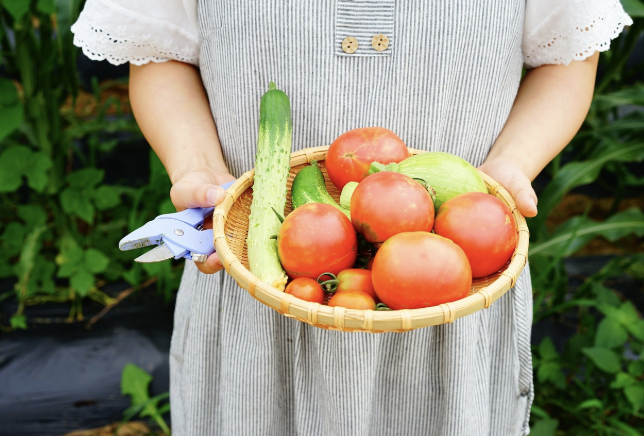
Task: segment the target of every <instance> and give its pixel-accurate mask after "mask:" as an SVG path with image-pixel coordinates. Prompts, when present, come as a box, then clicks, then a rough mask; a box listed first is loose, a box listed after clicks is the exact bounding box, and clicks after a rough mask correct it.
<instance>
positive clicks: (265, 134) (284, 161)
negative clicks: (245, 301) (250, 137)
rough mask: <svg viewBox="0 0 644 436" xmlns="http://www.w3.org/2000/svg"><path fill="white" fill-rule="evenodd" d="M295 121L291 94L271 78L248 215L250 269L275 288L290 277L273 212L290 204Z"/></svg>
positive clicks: (261, 111)
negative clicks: (282, 258)
mask: <svg viewBox="0 0 644 436" xmlns="http://www.w3.org/2000/svg"><path fill="white" fill-rule="evenodd" d="M292 136H293V123H292V120H291V103H290V102H289V99H288V96H287V95H286V94H285V93H284V92H282V91H280V90H279V89H276V87H275V83H273V82H271V83H270V85H269V87H268V91H266V93H265V94H264V95H263V96H262V99H261V101H260V106H259V135H258V137H257V155H256V156H255V177H254V183H253V202H252V204H251V206H250V217H249V219H248V221H249V222H248V238H247V239H246V242H247V244H248V263H249V266H250V272H251V273H253V274H254V275H256V276H257V277H259V279H260V280H262V281H264V282H266V283H268V284H269V285H271V286H273V287H274V288H277V289H280V290H284V288H285V287H286V281H287V280H288V277H287V276H286V273H285V272H284V269H283V268H282V265H281V264H280V261H279V257H278V255H277V241H276V240H275V239H272V238H271V237H272V236H274V235H277V233H278V231H279V228H280V225H281V223H280V221H279V220H278V218H277V216H276V215H275V213H274V212H273V211H274V210H275V211H283V210H284V206H285V205H286V193H287V186H286V182H287V180H288V174H289V170H290V165H289V162H290V159H291V140H292Z"/></svg>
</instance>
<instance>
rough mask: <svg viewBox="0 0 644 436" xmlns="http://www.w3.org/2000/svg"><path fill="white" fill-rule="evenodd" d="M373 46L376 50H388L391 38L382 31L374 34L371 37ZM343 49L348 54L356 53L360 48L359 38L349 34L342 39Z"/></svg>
mask: <svg viewBox="0 0 644 436" xmlns="http://www.w3.org/2000/svg"><path fill="white" fill-rule="evenodd" d="M371 46H372V47H373V48H374V50H376V51H384V50H387V47H389V38H387V36H386V35H383V34H382V33H379V34H378V35H374V37H373V38H371ZM342 50H343V51H344V52H345V53H348V54H351V53H355V52H356V51H357V50H358V40H357V39H356V38H355V37H353V36H347V37H346V38H344V39H343V40H342Z"/></svg>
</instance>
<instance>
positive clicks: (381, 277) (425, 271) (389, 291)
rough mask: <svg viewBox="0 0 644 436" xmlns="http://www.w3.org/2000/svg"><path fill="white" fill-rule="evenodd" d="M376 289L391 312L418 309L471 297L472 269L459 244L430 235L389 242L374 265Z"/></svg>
mask: <svg viewBox="0 0 644 436" xmlns="http://www.w3.org/2000/svg"><path fill="white" fill-rule="evenodd" d="M371 277H372V278H373V286H374V288H375V289H376V294H377V295H378V298H379V299H380V301H382V302H383V303H385V304H386V305H387V306H389V307H390V308H391V309H395V310H399V309H417V308H421V307H429V306H436V305H438V304H442V303H449V302H451V301H456V300H459V299H461V298H464V297H466V296H467V293H468V292H469V290H470V288H471V287H472V270H471V269H470V264H469V263H468V261H467V257H466V256H465V253H463V250H461V249H460V248H459V246H458V245H456V244H454V243H453V242H452V241H450V240H449V239H446V238H443V237H442V236H438V235H434V234H432V233H427V232H407V233H399V234H397V235H395V236H392V237H391V238H389V239H387V241H385V243H384V244H383V245H382V247H380V250H378V253H376V258H375V260H374V262H373V271H372V276H371Z"/></svg>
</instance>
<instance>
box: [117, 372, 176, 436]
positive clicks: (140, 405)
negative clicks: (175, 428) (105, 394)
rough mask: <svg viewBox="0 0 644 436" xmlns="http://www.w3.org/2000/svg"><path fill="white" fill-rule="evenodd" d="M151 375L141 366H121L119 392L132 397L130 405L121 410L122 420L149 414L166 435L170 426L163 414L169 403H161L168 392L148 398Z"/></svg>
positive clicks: (166, 411) (166, 410) (168, 407)
mask: <svg viewBox="0 0 644 436" xmlns="http://www.w3.org/2000/svg"><path fill="white" fill-rule="evenodd" d="M151 381H152V376H151V375H150V374H148V373H147V372H145V371H144V370H143V369H142V368H140V367H138V366H136V365H134V364H132V363H128V364H127V365H125V366H124V367H123V372H122V374H121V393H122V394H123V395H129V396H130V398H132V405H131V406H130V407H129V408H127V409H126V410H125V412H123V422H127V421H129V420H130V419H132V418H134V417H135V416H136V415H140V416H141V417H146V416H149V417H150V418H152V419H153V420H154V422H156V423H157V425H158V426H159V427H160V428H161V429H162V430H163V432H164V433H165V434H166V435H170V428H169V427H168V424H166V422H165V420H164V419H163V415H164V414H165V413H168V412H169V411H170V403H165V404H163V405H161V402H162V401H165V400H167V398H168V397H169V394H168V393H167V392H166V393H164V394H159V395H156V396H154V397H152V398H150V394H149V393H148V386H149V385H150V382H151Z"/></svg>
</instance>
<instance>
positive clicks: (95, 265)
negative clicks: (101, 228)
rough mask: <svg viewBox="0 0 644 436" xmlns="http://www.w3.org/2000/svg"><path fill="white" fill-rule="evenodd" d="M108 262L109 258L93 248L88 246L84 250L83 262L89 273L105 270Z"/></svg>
mask: <svg viewBox="0 0 644 436" xmlns="http://www.w3.org/2000/svg"><path fill="white" fill-rule="evenodd" d="M109 263H110V259H109V258H108V257H107V256H105V255H104V254H103V253H102V252H100V251H99V250H97V249H95V248H90V249H89V250H87V251H86V252H85V261H84V264H85V267H86V268H87V270H88V271H89V272H91V273H94V274H97V273H100V272H103V271H105V268H107V265H109Z"/></svg>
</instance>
